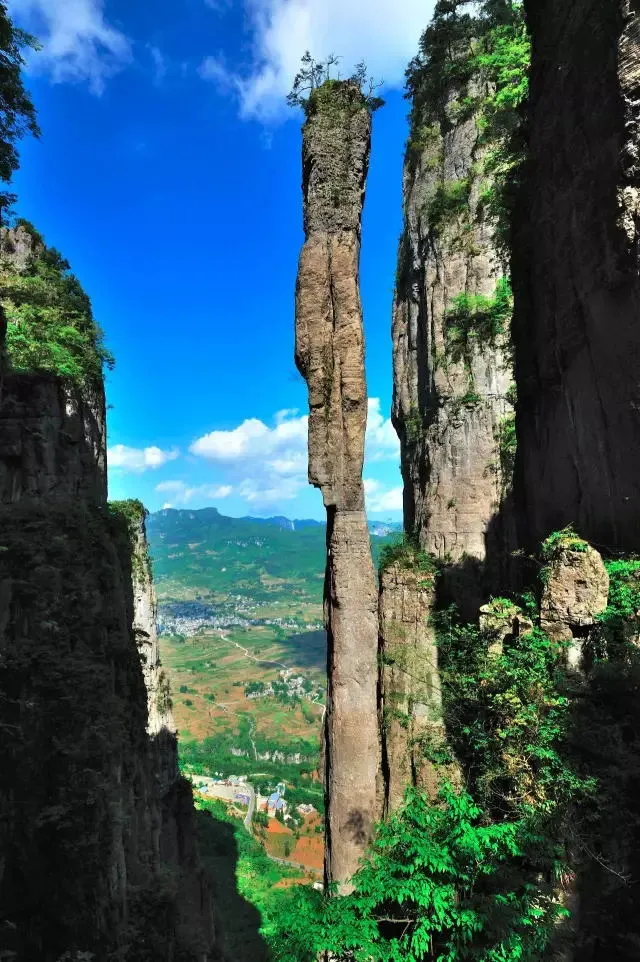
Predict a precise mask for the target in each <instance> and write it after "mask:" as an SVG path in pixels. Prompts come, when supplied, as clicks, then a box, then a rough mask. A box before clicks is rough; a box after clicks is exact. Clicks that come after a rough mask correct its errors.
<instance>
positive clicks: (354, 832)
mask: <svg viewBox="0 0 640 962" xmlns="http://www.w3.org/2000/svg"><path fill="white" fill-rule="evenodd" d="M370 138H371V116H370V112H369V110H368V108H367V106H366V104H365V102H364V98H363V97H362V94H361V93H360V90H359V88H358V87H357V86H356V85H355V84H352V83H350V82H349V81H344V82H330V83H328V84H325V85H323V87H321V88H319V90H317V91H315V93H314V94H313V95H312V98H311V102H310V105H309V113H308V119H307V122H306V124H305V126H304V131H303V192H304V227H305V237H306V240H305V244H304V247H303V249H302V253H301V256H300V265H299V271H298V282H297V289H296V363H297V365H298V368H299V370H300V372H301V373H302V375H303V377H304V378H305V380H306V381H307V384H308V388H309V408H310V415H309V480H310V482H311V483H312V484H314V485H316V486H317V487H319V488H320V490H321V491H322V496H323V499H324V503H325V506H326V508H327V570H326V579H325V618H326V624H327V634H328V693H327V712H326V729H325V773H326V795H327V816H326V849H325V872H326V875H327V878H328V879H329V880H330V881H335V882H338V883H339V884H340V886H341V889H342V891H346V890H347V889H348V880H349V878H350V876H351V875H353V873H354V871H355V869H356V868H357V864H358V860H359V858H360V857H361V855H362V853H363V851H364V848H365V846H366V844H367V842H368V841H369V839H370V835H371V826H372V821H373V819H374V817H375V808H376V797H375V793H376V775H377V769H378V756H379V749H378V732H377V712H376V676H377V636H378V626H377V591H376V583H375V574H374V569H373V563H372V559H371V548H370V543H369V532H368V528H367V519H366V515H365V510H364V490H363V485H362V465H363V457H364V438H365V428H366V419H367V391H366V383H365V375H364V334H363V327H362V308H361V304H360V291H359V258H360V216H361V212H362V204H363V200H364V187H365V179H366V174H367V167H368V159H369V150H370Z"/></svg>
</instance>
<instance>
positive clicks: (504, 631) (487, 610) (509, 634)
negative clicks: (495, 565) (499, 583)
mask: <svg viewBox="0 0 640 962" xmlns="http://www.w3.org/2000/svg"><path fill="white" fill-rule="evenodd" d="M478 621H479V624H480V630H481V631H482V632H483V634H484V635H485V637H486V638H487V639H488V640H489V651H490V652H491V653H492V654H494V655H501V654H502V652H503V650H504V646H505V643H506V644H511V643H514V642H515V640H516V639H517V638H519V637H520V635H525V634H526V633H527V632H528V631H531V630H532V629H533V621H532V620H531V619H530V618H527V616H526V615H525V614H524V613H523V611H522V609H521V608H519V607H518V606H517V605H514V604H512V603H511V602H509V601H502V600H498V599H494V600H493V601H490V602H489V603H488V604H486V605H482V607H481V608H480V612H479V617H478Z"/></svg>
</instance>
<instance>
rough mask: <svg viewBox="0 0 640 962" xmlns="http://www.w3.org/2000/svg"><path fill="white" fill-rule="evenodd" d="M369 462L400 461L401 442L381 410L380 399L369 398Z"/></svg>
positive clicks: (389, 419)
mask: <svg viewBox="0 0 640 962" xmlns="http://www.w3.org/2000/svg"><path fill="white" fill-rule="evenodd" d="M367 414H368V416H367V448H366V459H367V461H398V462H399V461H400V441H399V440H398V435H397V434H396V432H395V428H394V426H393V424H392V423H391V418H385V417H384V416H383V414H382V412H381V410H380V398H377V397H371V398H369V409H368V412H367Z"/></svg>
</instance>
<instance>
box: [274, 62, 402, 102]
mask: <svg viewBox="0 0 640 962" xmlns="http://www.w3.org/2000/svg"><path fill="white" fill-rule="evenodd" d="M339 62H340V58H339V57H336V56H334V55H331V56H330V57H328V58H327V60H325V61H319V60H314V59H313V57H312V56H311V54H310V53H309V51H308V50H307V52H306V53H305V54H304V56H303V57H302V63H301V66H300V70H299V71H298V73H297V74H296V76H295V78H294V81H293V87H292V88H291V91H290V93H289V94H288V96H287V103H288V104H289V106H290V107H302V109H303V110H304V112H305V114H306V116H307V117H310V116H311V115H312V114H314V113H317V112H319V111H325V112H326V111H334V110H337V109H346V110H357V109H358V108H360V107H366V108H367V110H369V111H370V112H371V113H373V112H374V111H375V110H378V109H379V108H380V107H382V106H384V100H382V98H381V97H378V96H376V92H375V91H376V88H377V87H378V86H380V85H379V84H376V82H375V81H374V80H373V79H372V78H371V77H369V75H368V73H367V67H366V64H365V63H364V62H361V63H359V64H356V68H355V71H354V73H353V74H352V75H351V76H350V77H347V78H344V79H341V78H340V75H339V72H338V64H339ZM332 70H335V72H336V74H337V76H336V77H332V76H331V71H332Z"/></svg>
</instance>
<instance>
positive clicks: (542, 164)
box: [514, 0, 640, 551]
mask: <svg viewBox="0 0 640 962" xmlns="http://www.w3.org/2000/svg"><path fill="white" fill-rule="evenodd" d="M525 6H526V8H527V16H528V20H529V27H530V30H531V36H532V43H533V57H532V70H531V82H530V88H531V90H530V103H529V163H528V177H527V183H526V185H525V191H524V193H523V196H522V198H521V209H520V211H519V212H518V221H517V223H518V226H519V228H520V229H519V230H518V234H517V244H516V249H515V252H514V293H515V300H516V311H515V317H514V336H515V340H516V361H517V377H518V395H519V405H518V423H517V428H518V444H519V452H520V455H519V465H518V472H517V473H518V487H519V490H520V493H521V510H520V514H521V517H522V518H523V521H524V525H523V540H525V541H526V542H528V544H530V545H533V544H536V543H539V542H540V540H541V539H542V538H544V537H546V536H547V535H548V534H549V532H550V531H553V530H555V529H559V528H562V527H564V526H565V525H566V524H569V523H574V524H575V525H576V527H577V530H578V531H579V532H580V534H582V535H583V536H584V537H586V538H587V539H588V540H590V541H591V542H593V543H594V544H595V545H596V546H597V547H599V548H601V549H602V548H605V549H607V550H611V549H613V550H620V549H621V550H626V551H637V550H638V547H639V546H640V515H639V514H638V511H637V507H636V506H637V501H638V495H639V486H640V480H639V479H640V419H639V418H638V411H639V409H640V393H639V392H640V387H639V382H638V377H637V370H638V365H639V363H640V333H639V329H638V312H639V304H640V278H639V262H638V250H639V247H638V224H639V202H638V196H639V189H640V163H639V161H638V150H639V125H640V108H639V106H638V104H639V103H640V71H639V64H640V14H639V13H638V10H637V4H635V3H632V2H630V0H619V2H618V0H599V2H596V3H590V4H588V3H586V2H584V0H567V2H565V3H563V4H561V5H558V4H555V3H552V2H545V0H542V2H540V0H536V2H529V3H526V4H525ZM594 65H597V66H594Z"/></svg>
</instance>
